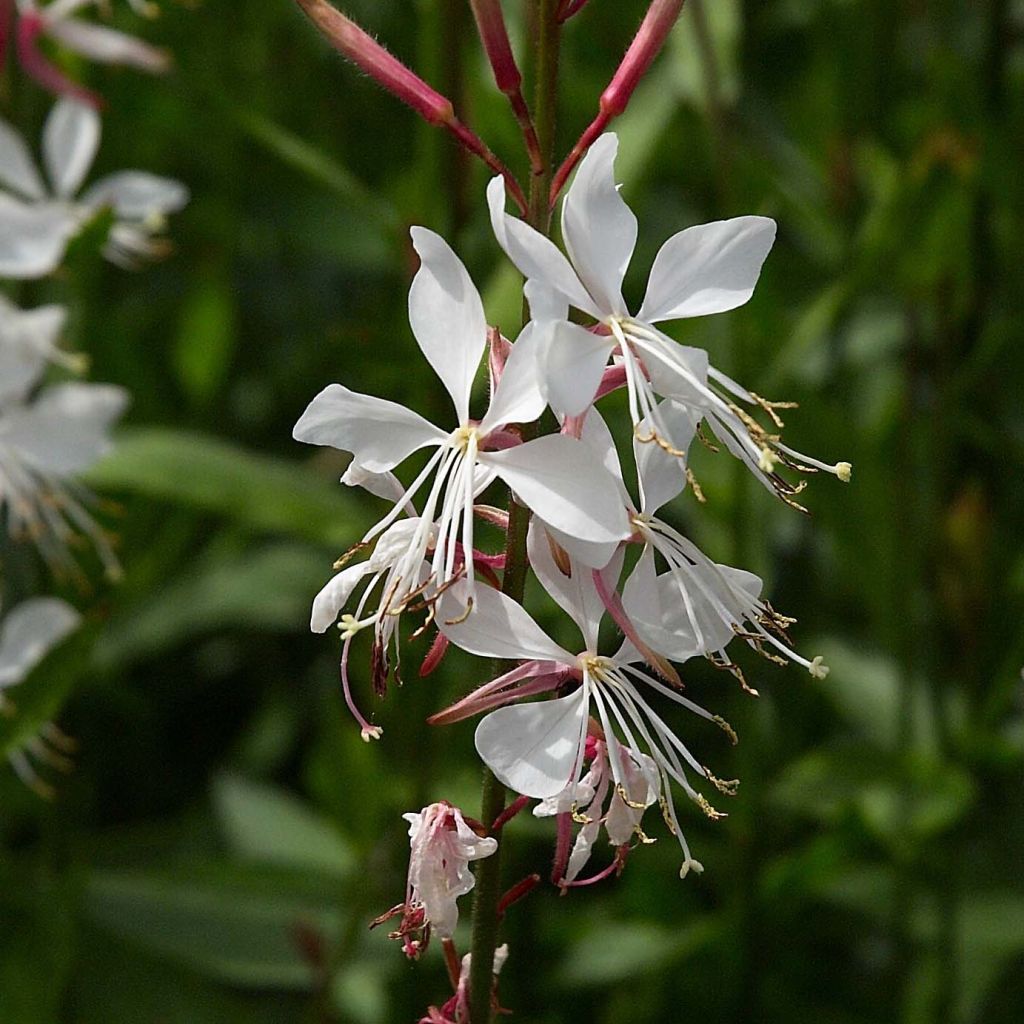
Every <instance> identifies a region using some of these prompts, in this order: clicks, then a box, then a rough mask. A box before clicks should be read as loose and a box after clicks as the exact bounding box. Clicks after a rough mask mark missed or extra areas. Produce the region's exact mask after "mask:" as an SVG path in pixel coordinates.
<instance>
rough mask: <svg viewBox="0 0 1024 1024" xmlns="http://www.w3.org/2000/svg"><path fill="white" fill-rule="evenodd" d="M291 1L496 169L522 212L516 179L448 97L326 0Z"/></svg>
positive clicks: (355, 59)
mask: <svg viewBox="0 0 1024 1024" xmlns="http://www.w3.org/2000/svg"><path fill="white" fill-rule="evenodd" d="M295 2H296V3H297V4H298V5H299V6H300V7H301V8H302V10H303V11H304V12H305V14H306V15H307V17H308V18H309V20H310V21H312V22H313V24H314V25H316V27H317V28H318V29H319V30H320V32H321V33H322V34H323V35H324V37H325V38H326V39H327V41H328V42H329V43H330V44H331V45H332V46H333V47H334V48H335V49H336V50H337V51H338V52H339V53H341V54H342V55H343V56H345V57H347V58H348V59H349V60H350V61H352V63H353V64H355V65H356V66H357V67H359V68H360V69H362V70H363V71H365V72H366V74H368V75H369V76H370V77H371V78H372V79H373V80H374V81H375V82H377V83H378V84H379V85H381V86H383V87H384V88H385V89H387V91H388V92H389V93H391V95H392V96H394V97H395V98H396V99H399V100H401V101H402V102H403V103H405V104H406V105H407V106H409V107H411V108H412V109H413V110H415V111H416V113H417V114H419V115H420V117H422V118H423V119H424V120H425V121H427V122H428V123H429V124H433V125H437V126H438V127H441V128H444V129H446V130H447V131H449V132H450V133H451V134H452V135H454V136H455V138H456V139H458V141H459V142H460V143H461V144H462V146H463V147H464V148H466V149H467V150H469V152H470V153H472V154H473V155H474V156H477V157H479V158H480V159H481V160H483V162H484V163H485V164H487V166H488V167H490V168H491V169H492V170H493V171H495V172H496V173H497V174H500V175H501V176H502V177H503V178H504V179H505V182H506V183H507V185H508V188H509V191H510V193H511V195H512V198H513V199H514V200H515V203H516V205H517V206H518V207H519V208H520V210H521V211H522V212H523V213H525V212H526V198H525V197H524V195H523V190H522V188H521V187H520V185H519V182H518V181H516V179H515V177H514V176H513V174H512V172H511V171H509V169H508V168H507V167H506V166H505V165H504V164H503V163H502V162H501V161H500V160H499V159H498V158H497V157H496V156H495V155H494V153H492V152H491V150H490V149H489V148H488V147H487V145H486V143H484V141H483V140H482V139H481V138H480V137H479V136H478V135H477V134H476V133H475V132H474V131H473V130H472V129H470V128H468V127H467V126H466V125H464V124H463V123H462V122H461V121H460V120H459V119H458V118H457V117H456V116H455V111H454V108H453V107H452V101H451V100H449V99H448V98H447V97H445V96H442V95H441V94H440V93H439V92H438V91H437V90H436V89H434V88H433V87H432V86H430V85H428V84H427V83H426V82H424V81H423V79H422V78H420V77H419V75H417V74H416V73H415V72H414V71H411V70H410V69H409V68H407V67H406V66H405V65H404V64H403V63H402V62H401V61H400V60H399V59H398V58H397V57H395V56H394V55H393V54H391V53H389V52H388V51H387V50H386V49H385V48H384V47H383V46H381V44H380V43H378V42H377V40H376V39H374V38H373V37H372V36H371V35H369V34H368V33H367V32H365V31H364V30H363V29H361V28H360V27H359V26H358V25H357V24H356V23H355V22H354V21H352V19H351V18H348V17H346V16H345V15H344V14H342V13H341V12H340V11H338V10H337V9H335V8H334V7H332V6H331V5H330V4H329V3H327V0H295Z"/></svg>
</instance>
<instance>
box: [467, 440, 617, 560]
mask: <svg viewBox="0 0 1024 1024" xmlns="http://www.w3.org/2000/svg"><path fill="white" fill-rule="evenodd" d="M580 444H581V442H579V441H576V440H574V439H573V438H571V437H564V436H561V435H555V434H551V435H548V436H547V437H539V438H537V440H535V441H529V442H527V443H526V444H521V445H519V446H518V447H516V448H508V449H506V450H505V451H501V452H481V453H480V456H479V458H480V461H481V462H485V463H486V464H488V465H491V466H493V467H494V469H495V471H496V472H497V474H498V476H500V477H501V478H502V480H504V481H505V483H507V484H508V485H509V487H511V488H512V490H513V491H515V493H516V495H517V496H518V497H519V498H520V500H521V501H523V503H524V504H526V505H527V506H528V507H529V508H530V509H532V510H533V511H534V512H536V513H537V515H539V516H540V517H541V519H543V520H544V521H545V522H547V523H550V524H551V525H552V526H554V527H555V528H556V529H559V530H564V531H565V532H566V533H568V534H570V535H572V536H574V537H578V538H579V539H580V540H588V541H598V542H607V541H617V540H625V539H626V538H627V537H628V536H629V535H630V532H631V530H630V525H629V517H628V516H627V515H626V510H625V508H624V506H623V504H622V499H621V498H620V496H619V489H618V486H617V483H616V481H615V478H614V477H613V476H612V475H611V474H610V473H609V472H608V470H607V469H605V468H604V467H603V466H600V465H596V464H594V463H593V462H592V461H590V460H588V459H587V458H586V457H585V453H586V449H585V448H583V449H581V448H580Z"/></svg>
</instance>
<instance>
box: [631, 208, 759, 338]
mask: <svg viewBox="0 0 1024 1024" xmlns="http://www.w3.org/2000/svg"><path fill="white" fill-rule="evenodd" d="M774 241H775V221H773V220H772V219H771V218H769V217H733V218H732V219H731V220H719V221H714V222H712V223H711V224H699V225H696V226H695V227H692V228H687V229H686V230H685V231H680V232H679V233H678V234H675V235H673V236H672V237H671V238H670V239H669V240H668V241H667V242H665V244H664V245H663V246H662V247H661V249H660V251H659V252H658V255H657V256H656V257H655V258H654V265H653V266H652V267H651V276H650V279H649V280H648V283H647V295H646V296H645V297H644V302H643V305H642V306H641V307H640V312H639V313H638V314H637V319H638V320H643V321H646V322H647V323H656V322H657V321H659V320H676V319H679V318H682V317H691V316H706V315H708V314H709V313H724V312H726V311H727V310H730V309H735V308H736V307H737V306H742V305H743V303H744V302H746V301H747V300H748V299H749V298H750V296H751V295H753V293H754V285H756V284H757V278H758V276H759V275H760V273H761V265H762V264H763V263H764V261H765V257H766V256H767V255H768V251H769V250H770V249H771V247H772V243H773V242H774Z"/></svg>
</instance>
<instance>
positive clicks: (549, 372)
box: [538, 320, 615, 416]
mask: <svg viewBox="0 0 1024 1024" xmlns="http://www.w3.org/2000/svg"><path fill="white" fill-rule="evenodd" d="M538 331H539V333H540V334H541V344H540V354H539V360H540V365H541V386H542V387H543V389H544V390H545V392H546V394H547V400H548V403H549V404H550V406H551V408H552V409H553V410H554V412H555V413H556V414H558V415H559V416H579V415H580V413H582V412H583V411H584V409H586V408H587V407H588V406H589V405H590V403H591V402H592V401H593V400H594V395H595V394H596V393H597V388H598V386H599V385H600V383H601V375H602V374H603V373H604V368H605V366H606V365H607V364H608V356H609V355H610V354H611V351H612V349H613V348H614V347H615V339H614V338H612V337H609V336H607V335H601V334H594V333H593V331H588V330H585V329H584V328H582V327H580V326H579V325H578V324H574V323H570V322H569V321H568V320H555V321H552V322H551V323H544V324H541V325H539V326H538Z"/></svg>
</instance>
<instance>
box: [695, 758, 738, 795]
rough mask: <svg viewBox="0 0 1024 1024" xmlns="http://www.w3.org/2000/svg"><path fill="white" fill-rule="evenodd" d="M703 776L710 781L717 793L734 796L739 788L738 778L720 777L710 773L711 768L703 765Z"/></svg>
mask: <svg viewBox="0 0 1024 1024" xmlns="http://www.w3.org/2000/svg"><path fill="white" fill-rule="evenodd" d="M704 777H705V778H706V779H707V780H708V782H710V783H711V785H712V786H714V787H715V789H717V790H718V792H719V793H722V794H724V795H725V796H735V795H736V793H737V792H738V791H739V788H740V780H739V779H720V778H718V776H717V775H714V774H712V772H711V770H710V769H709V768H708V767H707V765H705V766H704Z"/></svg>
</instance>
